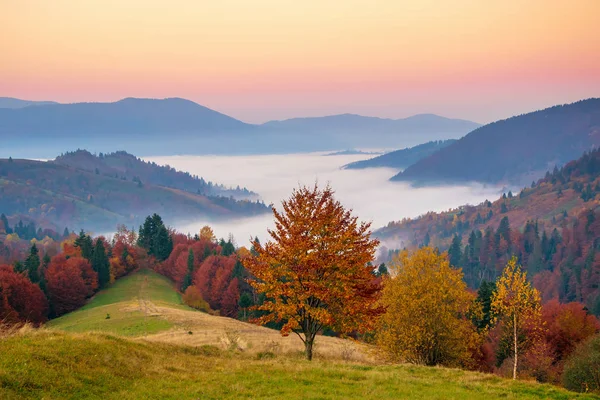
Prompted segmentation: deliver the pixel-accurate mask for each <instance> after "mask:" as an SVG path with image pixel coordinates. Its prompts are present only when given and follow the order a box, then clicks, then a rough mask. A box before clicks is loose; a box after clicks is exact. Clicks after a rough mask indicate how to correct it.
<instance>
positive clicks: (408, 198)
mask: <svg viewBox="0 0 600 400" xmlns="http://www.w3.org/2000/svg"><path fill="white" fill-rule="evenodd" d="M324 154H325V153H307V154H287V155H254V156H165V157H145V160H147V161H154V162H156V163H157V164H161V165H164V164H168V165H170V166H171V167H174V168H176V169H178V170H183V171H188V172H190V173H191V174H197V175H199V176H202V177H203V178H204V179H207V180H211V181H214V182H219V183H223V184H225V185H231V186H234V187H235V186H237V185H240V186H245V187H247V188H248V189H250V190H253V191H255V192H257V193H259V194H260V196H261V199H262V200H263V201H264V202H265V203H266V204H270V203H272V204H273V205H274V206H275V207H276V208H278V209H280V208H281V200H283V199H287V198H289V196H290V194H291V193H292V190H293V189H294V188H297V187H298V186H299V185H313V184H314V183H315V181H317V182H318V183H319V185H320V186H324V185H326V184H327V183H329V184H330V185H331V187H332V188H333V189H334V190H335V192H336V198H337V199H338V200H340V201H341V202H342V204H343V205H344V206H346V207H349V208H352V209H353V210H354V215H357V216H358V217H359V218H360V219H361V220H363V221H370V222H372V229H373V230H375V229H377V228H380V227H382V226H385V225H387V224H388V222H390V221H396V220H400V219H402V218H404V217H416V216H418V215H420V214H423V213H425V212H427V211H443V210H447V209H449V208H453V207H457V206H460V205H463V204H477V203H480V202H481V201H483V200H485V199H486V198H489V199H495V198H497V197H498V194H499V192H500V188H498V187H490V186H487V187H485V186H482V185H479V184H475V185H469V186H467V185H465V186H447V187H429V188H414V187H411V186H410V185H409V184H407V183H402V182H390V181H388V179H389V178H390V177H392V176H393V175H395V174H396V173H397V172H398V171H397V170H394V169H388V168H371V169H364V170H344V169H341V167H342V166H343V165H345V164H348V163H350V162H353V161H358V160H364V159H367V158H370V157H373V156H372V155H368V154H359V155H337V156H326V155H324ZM167 222H168V223H171V224H172V225H174V227H175V228H176V229H177V230H179V231H182V232H190V233H194V232H198V231H199V229H200V228H201V227H202V226H203V225H207V224H208V225H210V226H211V227H212V228H213V229H214V231H215V234H216V235H217V237H224V238H226V237H227V236H229V234H233V236H234V238H235V240H236V243H237V244H238V245H248V243H249V238H250V237H254V236H258V237H259V239H260V240H261V241H264V240H265V239H266V238H267V236H268V234H267V228H272V227H273V216H272V214H266V215H262V216H259V217H253V218H245V219H238V220H231V221H219V222H215V221H207V220H196V221H178V222H175V223H172V221H167Z"/></svg>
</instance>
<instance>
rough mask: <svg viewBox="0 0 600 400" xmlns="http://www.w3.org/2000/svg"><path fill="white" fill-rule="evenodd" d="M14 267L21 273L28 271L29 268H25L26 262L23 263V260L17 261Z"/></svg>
mask: <svg viewBox="0 0 600 400" xmlns="http://www.w3.org/2000/svg"><path fill="white" fill-rule="evenodd" d="M13 268H14V270H15V272H19V273H21V272H25V271H27V269H26V268H25V264H23V263H22V262H21V261H15V262H14V263H13Z"/></svg>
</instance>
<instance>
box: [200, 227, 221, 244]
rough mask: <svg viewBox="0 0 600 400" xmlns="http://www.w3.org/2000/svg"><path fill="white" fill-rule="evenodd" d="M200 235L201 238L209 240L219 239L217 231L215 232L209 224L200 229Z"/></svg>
mask: <svg viewBox="0 0 600 400" xmlns="http://www.w3.org/2000/svg"><path fill="white" fill-rule="evenodd" d="M199 237H200V239H204V240H208V241H209V242H215V241H216V240H217V238H216V236H215V233H214V232H213V230H212V228H211V227H210V226H208V225H204V226H203V227H202V228H201V229H200V234H199Z"/></svg>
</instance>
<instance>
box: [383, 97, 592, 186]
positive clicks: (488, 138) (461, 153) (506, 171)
mask: <svg viewBox="0 0 600 400" xmlns="http://www.w3.org/2000/svg"><path fill="white" fill-rule="evenodd" d="M598 145H600V99H588V100H583V101H579V102H576V103H572V104H567V105H562V106H555V107H551V108H547V109H545V110H541V111H536V112H532V113H529V114H524V115H519V116H516V117H512V118H509V119H505V120H501V121H497V122H493V123H491V124H488V125H485V126H482V127H480V128H478V129H475V130H474V131H472V132H470V133H469V134H468V135H467V136H465V137H463V138H462V139H460V140H458V141H457V142H456V143H454V144H452V145H450V146H448V147H446V148H445V149H442V150H440V151H439V152H437V153H434V154H432V155H431V156H429V157H426V158H424V159H422V160H420V161H419V162H417V163H416V164H414V165H412V166H410V167H409V168H407V169H406V170H405V171H403V172H401V173H399V174H398V175H397V176H395V177H394V178H392V179H393V180H399V181H409V182H415V183H418V184H449V183H454V182H470V181H479V182H489V183H504V182H508V183H518V184H526V183H527V182H531V180H532V179H537V178H539V177H540V176H543V174H544V172H545V171H547V170H549V169H552V168H553V167H554V166H555V165H558V166H561V165H563V164H565V163H567V162H569V161H571V160H573V159H576V158H578V157H580V156H581V154H583V152H585V151H589V150H590V149H592V148H593V147H594V146H598Z"/></svg>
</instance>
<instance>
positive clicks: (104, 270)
mask: <svg viewBox="0 0 600 400" xmlns="http://www.w3.org/2000/svg"><path fill="white" fill-rule="evenodd" d="M91 264H92V269H93V270H94V271H96V273H97V274H98V286H99V287H100V288H104V287H106V285H108V284H109V283H110V263H109V261H108V256H107V255H106V249H105V248H104V241H103V240H102V238H98V239H97V240H96V245H95V246H94V250H93V255H92V260H91Z"/></svg>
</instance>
